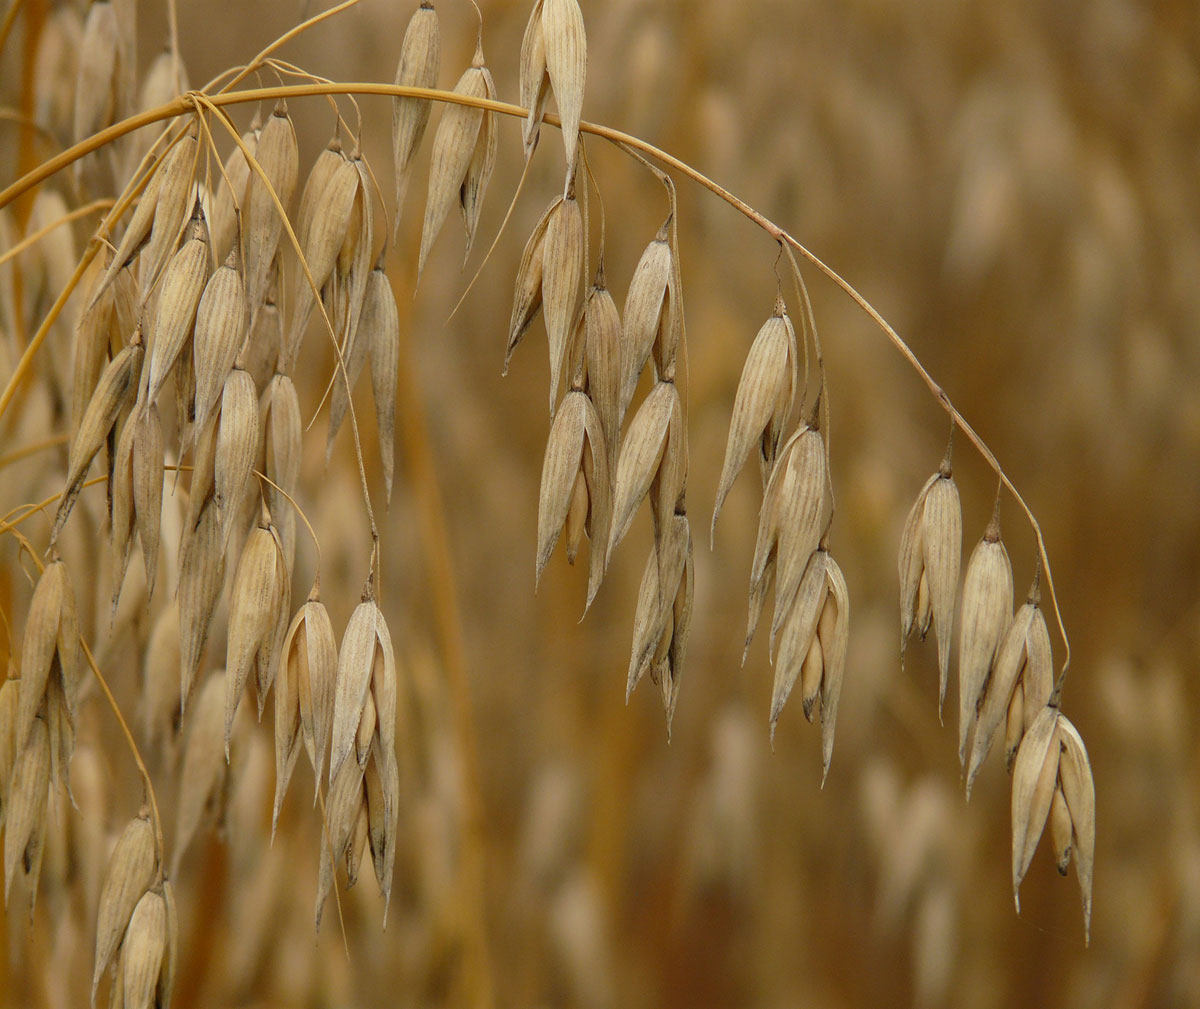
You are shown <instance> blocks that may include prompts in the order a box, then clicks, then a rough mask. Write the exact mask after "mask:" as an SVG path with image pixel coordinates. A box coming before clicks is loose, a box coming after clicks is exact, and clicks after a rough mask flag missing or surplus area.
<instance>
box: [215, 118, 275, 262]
mask: <svg viewBox="0 0 1200 1009" xmlns="http://www.w3.org/2000/svg"><path fill="white" fill-rule="evenodd" d="M261 133H262V121H261V120H260V118H259V117H258V115H257V114H256V115H255V117H254V121H253V122H252V123H251V124H250V128H249V129H248V130H246V132H245V133H243V134H242V143H241V144H237V145H234V148H233V150H232V151H230V152H229V157H227V158H226V159H225V165H224V171H223V172H221V174H220V178H219V179H218V180H217V182H216V187H217V191H216V193H215V195H214V196H213V200H212V212H211V213H210V214H209V217H208V232H209V235H210V237H211V239H212V247H213V252H214V253H215V258H216V260H217V262H218V263H222V262H225V260H226V259H227V258H228V257H229V254H230V253H231V252H235V251H237V249H238V246H239V244H240V241H239V235H238V232H239V230H240V229H239V226H238V218H239V215H240V214H241V208H243V207H245V205H246V185H247V183H248V182H249V181H250V162H248V161H247V160H246V155H245V154H243V153H242V146H243V145H244V146H245V148H246V150H247V151H249V152H250V154H251V156H253V155H254V154H255V152H256V151H257V150H258V138H259V135H260V134H261Z"/></svg>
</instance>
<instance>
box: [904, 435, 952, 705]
mask: <svg viewBox="0 0 1200 1009" xmlns="http://www.w3.org/2000/svg"><path fill="white" fill-rule="evenodd" d="M899 567H900V661H901V662H903V661H904V650H905V647H906V646H907V643H908V638H909V636H910V635H911V634H912V632H913V631H914V630H916V631H917V632H918V633H919V634H920V635H921V637H922V639H924V637H925V635H926V634H927V633H928V632H929V628H930V627H931V626H932V627H933V630H934V633H935V634H936V635H937V644H938V713H939V715H940V714H941V710H942V704H943V703H944V702H945V700H946V686H947V684H948V682H949V676H950V641H951V636H952V634H953V631H954V608H955V602H956V599H957V595H958V576H959V572H960V570H961V568H962V504H961V503H960V501H959V497H958V487H957V485H956V484H955V483H954V476H953V474H952V472H951V469H950V455H949V452H947V454H946V458H945V460H943V462H942V465H941V467H940V468H939V469H938V472H937V473H935V474H934V475H933V476H931V477H930V478H929V479H928V480H926V481H925V485H924V486H923V487H922V488H921V493H920V494H918V495H917V500H916V502H915V503H914V504H913V506H912V509H911V510H910V511H909V513H908V519H907V521H906V522H905V524H904V532H903V534H902V535H901V537H900V559H899Z"/></svg>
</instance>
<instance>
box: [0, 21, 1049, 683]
mask: <svg viewBox="0 0 1200 1009" xmlns="http://www.w3.org/2000/svg"><path fill="white" fill-rule="evenodd" d="M354 2H355V0H347V3H346V4H343V5H342V7H345V6H347V5H349V4H352V3H354ZM338 9H340V8H331V9H330V11H328V12H326V13H327V14H328V13H333V12H336V11H337V10H338ZM306 24H307V22H306ZM299 27H303V26H299ZM243 76H244V75H243ZM234 83H236V81H235V82H234ZM229 86H232V84H231V85H229ZM332 94H358V95H380V96H384V97H392V98H426V99H430V100H432V101H439V102H446V103H451V104H455V105H466V106H470V107H471V108H478V109H484V110H486V111H489V112H497V113H500V114H501V115H507V116H513V117H516V118H520V119H523V118H525V117H526V116H527V115H528V110H527V109H524V108H522V107H521V106H519V105H512V104H510V103H508V102H500V101H495V100H493V99H489V98H475V97H472V96H469V95H461V94H457V93H455V92H452V91H442V90H440V89H437V88H417V87H405V86H402V85H396V84H380V83H370V82H356V83H334V84H297V85H290V86H281V87H273V88H253V89H249V90H246V91H238V92H233V93H226V92H223V93H220V94H216V95H212V96H204V101H205V104H211V105H213V106H216V107H222V106H225V105H237V104H242V103H245V102H260V101H270V100H275V99H278V98H291V97H297V98H298V97H303V96H305V95H332ZM195 101H196V99H195V98H194V97H192V96H191V95H180V96H178V97H176V98H174V99H173V100H171V101H170V102H167V103H165V104H164V105H160V106H159V107H158V108H156V109H150V110H148V111H146V112H142V113H139V114H138V115H136V116H131V117H129V118H128V119H125V120H123V121H122V122H120V123H115V124H114V125H112V126H110V127H108V128H107V129H105V130H102V131H100V132H99V133H97V134H95V135H94V136H92V137H90V138H88V139H87V140H84V141H81V142H80V143H78V144H75V145H74V146H73V147H71V148H70V149H69V150H66V151H64V152H62V154H59V155H58V156H56V157H54V158H51V159H50V160H49V161H47V162H45V163H43V164H42V165H39V166H38V167H37V168H36V169H34V170H33V171H31V172H28V173H26V174H25V175H24V176H22V177H21V178H20V179H18V180H17V181H16V182H14V183H12V184H11V185H10V186H8V187H7V188H6V189H4V190H3V192H0V207H3V206H6V205H7V204H8V203H11V202H12V201H13V200H14V199H16V198H17V197H18V196H20V195H21V194H22V193H24V192H26V191H28V190H29V189H31V188H32V187H34V186H36V185H38V184H40V183H41V182H43V181H45V180H46V179H47V178H49V177H50V176H51V175H53V174H54V173H55V172H58V171H61V170H62V169H63V168H65V167H66V166H67V165H70V164H72V163H73V162H74V161H76V160H78V159H79V158H81V157H83V156H84V155H86V154H89V153H91V152H92V151H94V150H97V149H98V148H100V147H103V146H104V145H106V144H108V143H111V142H112V141H114V140H116V139H118V138H119V137H121V136H124V135H125V134H126V133H129V132H131V131H132V130H135V129H139V128H140V127H142V126H147V125H149V124H151V123H155V122H159V121H161V120H163V119H169V118H173V117H176V116H179V115H182V114H183V113H184V112H185V111H187V109H188V108H190V107H191V106H192V105H193V103H194V102H195ZM543 121H544V122H546V123H548V124H549V125H551V126H557V127H561V125H562V123H561V120H560V119H559V117H558V116H556V115H552V114H549V113H547V114H546V115H545V116H544V117H543ZM579 128H580V130H581V131H582V132H584V133H590V134H592V135H593V136H597V137H601V138H603V139H605V140H608V141H610V142H612V143H614V144H617V145H621V144H624V145H626V146H628V147H630V148H633V149H634V150H636V151H639V152H640V153H641V154H643V155H645V156H647V157H650V158H653V159H654V160H655V161H657V162H659V163H660V164H662V165H664V166H666V167H667V168H671V169H673V170H675V171H677V172H679V173H680V174H681V175H684V176H686V177H687V178H689V179H691V180H692V181H693V182H695V183H696V184H697V185H700V186H703V187H704V188H705V189H707V190H708V191H709V192H711V193H713V194H714V195H715V196H717V197H719V198H720V199H722V200H723V201H724V202H726V203H728V204H729V205H730V206H731V207H733V208H734V209H735V210H737V211H738V212H739V213H740V214H742V216H743V217H745V218H747V219H748V220H750V221H752V222H753V223H755V224H757V225H758V226H759V227H760V228H762V229H763V231H765V232H766V233H767V234H768V235H770V236H771V237H772V238H773V239H775V240H776V241H778V242H784V243H786V244H787V245H788V246H790V247H791V249H793V250H794V251H795V252H797V253H799V254H800V255H801V256H803V257H804V258H805V259H807V260H808V261H809V262H810V263H811V264H812V265H813V266H815V267H816V268H817V269H818V270H820V271H821V272H822V273H824V274H825V276H826V277H828V278H829V279H830V280H832V281H833V282H834V283H835V284H836V285H837V286H838V287H840V288H841V289H842V291H843V292H844V293H845V294H846V295H847V296H848V297H849V298H850V300H851V301H853V302H854V303H855V304H856V305H857V306H858V307H859V308H860V309H862V311H863V312H865V313H866V314H867V316H868V317H869V318H870V319H871V321H872V322H874V323H875V325H876V326H878V327H879V329H880V330H882V331H883V333H884V335H885V336H886V337H887V338H888V340H889V341H891V343H892V345H893V346H894V347H895V348H896V349H897V350H898V351H899V352H900V354H901V356H902V357H903V358H904V359H905V361H907V362H908V364H909V366H910V367H911V368H912V369H913V370H914V371H915V372H916V373H917V374H918V375H919V376H920V378H921V380H922V381H923V382H924V383H925V385H926V386H927V387H928V388H929V391H930V392H931V393H932V394H933V395H934V397H935V398H936V399H937V400H938V401H939V402H940V403H941V404H942V408H943V409H944V410H945V411H946V413H947V414H948V415H949V416H950V418H951V420H952V421H953V422H954V423H955V424H956V425H957V426H958V428H959V429H960V430H961V431H962V432H963V434H965V435H966V436H967V440H968V441H970V442H971V444H972V445H974V446H975V449H976V450H977V451H978V452H979V454H980V456H982V458H983V460H984V462H985V463H987V465H988V466H989V468H991V469H992V471H993V472H994V473H995V474H996V476H997V477H998V478H999V480H1000V483H1001V484H1002V485H1003V486H1004V488H1005V489H1006V490H1007V491H1008V492H1009V493H1010V494H1011V495H1012V496H1013V499H1014V500H1015V501H1016V502H1017V505H1018V506H1019V507H1020V508H1021V510H1022V512H1024V514H1025V517H1026V519H1027V520H1028V522H1029V525H1030V527H1031V528H1032V529H1033V533H1034V537H1035V538H1036V540H1037V548H1038V555H1039V557H1040V558H1041V561H1042V567H1043V569H1044V570H1045V572H1046V588H1047V590H1048V592H1049V595H1050V601H1051V604H1052V606H1053V609H1054V615H1055V619H1056V621H1057V623H1058V631H1059V636H1060V637H1061V638H1062V641H1063V648H1064V650H1065V656H1064V658H1063V664H1062V673H1061V674H1060V677H1061V676H1062V675H1064V674H1065V672H1066V670H1067V668H1068V667H1069V666H1070V663H1071V643H1070V640H1069V639H1068V637H1067V632H1066V627H1065V625H1064V622H1063V617H1062V611H1061V609H1060V607H1059V603H1058V594H1057V592H1056V591H1055V587H1054V577H1053V574H1052V572H1051V565H1050V557H1049V555H1048V553H1047V551H1046V542H1045V538H1044V537H1043V535H1042V528H1041V525H1040V524H1039V523H1038V521H1037V518H1036V517H1035V516H1034V514H1033V510H1032V509H1031V508H1030V507H1029V505H1028V504H1027V503H1026V501H1025V499H1024V498H1023V497H1022V496H1021V493H1020V492H1019V491H1018V490H1017V488H1016V487H1015V486H1014V484H1013V482H1012V480H1011V479H1009V477H1008V474H1007V473H1005V471H1004V469H1003V467H1002V466H1001V465H1000V462H999V460H997V458H996V456H995V454H994V453H993V452H992V450H991V449H990V448H989V447H988V446H987V443H986V442H984V440H983V439H982V438H981V437H980V436H979V435H978V434H977V433H976V431H975V429H974V428H973V427H972V426H971V425H970V423H969V422H968V421H967V419H966V418H965V417H964V416H963V415H962V413H961V412H959V410H958V408H957V407H955V406H954V404H953V403H952V402H951V400H950V397H949V395H948V394H947V393H946V391H945V390H944V389H943V388H942V387H941V386H940V385H939V384H938V383H937V382H936V381H935V380H934V378H933V376H932V375H930V373H929V372H928V371H927V370H926V368H925V366H924V365H923V364H922V363H921V362H920V360H919V359H918V358H917V356H916V354H914V353H913V351H912V349H911V348H910V347H909V346H908V344H907V343H905V342H904V340H903V339H902V338H901V336H900V334H899V333H897V332H896V330H895V328H894V327H893V326H892V325H891V323H889V322H888V321H887V320H886V319H885V318H884V317H883V316H882V315H880V314H879V311H878V310H877V309H876V308H875V307H874V306H873V305H872V304H871V303H870V302H869V301H868V300H867V299H866V298H865V297H864V296H863V295H862V294H860V293H859V292H858V290H857V289H856V288H855V287H854V286H853V285H852V284H851V283H850V282H849V281H848V280H846V279H845V278H844V277H842V275H841V274H840V273H838V272H837V271H836V270H835V269H833V267H831V266H829V265H828V264H827V263H826V262H825V261H824V260H822V259H821V258H820V257H819V256H817V255H816V254H815V253H813V252H811V251H810V250H809V249H808V248H807V247H806V246H804V245H803V244H802V243H801V242H799V241H798V240H797V239H796V238H794V237H792V235H790V234H789V233H788V232H787V231H786V230H784V229H783V228H781V227H780V226H779V225H777V224H775V223H774V222H773V221H771V220H770V219H769V218H767V217H766V216H764V215H763V214H761V213H759V212H758V211H757V210H755V209H754V208H753V207H751V206H750V205H749V204H748V203H746V202H745V201H744V200H742V199H740V198H739V197H737V196H735V195H734V194H733V193H731V192H730V191H729V190H727V189H725V188H724V187H723V186H721V185H718V184H717V183H716V182H714V181H713V180H712V179H710V178H709V177H708V176H707V175H705V174H704V173H702V172H700V171H698V170H697V169H695V168H693V167H692V166H691V165H689V164H688V163H687V162H685V161H682V160H680V159H679V158H677V157H675V156H674V155H673V154H670V153H668V152H667V151H664V150H662V149H661V148H659V147H656V146H654V145H653V144H650V143H647V142H646V141H644V140H641V139H640V138H638V137H635V136H632V135H631V134H628V133H625V132H624V131H622V130H616V129H613V128H612V127H609V126H603V125H600V124H598V123H589V122H582V123H580V124H579ZM121 209H122V212H123V211H124V207H122V208H121ZM115 212H116V208H114V213H115ZM110 216H112V215H110ZM82 265H83V264H81V266H82ZM77 272H82V271H81V270H80V271H77ZM60 300H61V301H63V302H64V303H65V298H64V299H60ZM56 307H57V309H58V311H61V309H62V306H61V305H60V304H58V303H57V302H56ZM52 311H53V310H52ZM54 314H55V315H57V312H55V313H54ZM30 346H31V347H32V343H31V345H30ZM11 384H12V383H11V382H10V386H11ZM10 399H11V389H6V390H5V394H4V397H3V398H0V414H3V412H4V409H5V408H6V407H7V406H8V401H9V400H10Z"/></svg>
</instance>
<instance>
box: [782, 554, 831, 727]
mask: <svg viewBox="0 0 1200 1009" xmlns="http://www.w3.org/2000/svg"><path fill="white" fill-rule="evenodd" d="M830 563H831V558H830V556H829V553H828V551H826V550H825V549H824V548H819V549H817V550H815V551H813V553H812V554H811V555H810V556H809V560H808V564H807V566H806V567H805V569H804V574H803V577H802V578H801V579H800V585H799V586H798V588H797V590H796V594H795V597H794V599H793V601H792V604H791V606H790V607H789V608H788V611H787V615H786V619H785V620H784V621H783V624H782V627H781V633H780V636H779V654H778V656H777V657H776V661H775V681H774V684H773V686H772V688H771V718H770V723H771V734H772V739H774V732H775V725H776V723H777V722H778V721H779V716H780V714H781V713H782V712H783V706H784V704H786V703H787V699H788V697H789V696H790V694H791V692H792V688H793V687H794V686H795V685H796V681H797V679H799V678H800V677H801V675H802V672H803V670H804V666H805V665H806V664H807V662H808V657H809V652H810V650H811V649H812V644H813V642H814V640H817V639H818V624H819V621H820V619H821V613H822V610H823V609H824V606H825V599H826V596H827V595H828V592H829V581H828V578H827V577H826V575H827V572H828V569H829V565H830ZM814 661H815V663H818V665H817V666H816V675H817V679H816V684H817V686H818V687H819V685H820V673H821V671H822V668H823V661H824V659H823V655H822V653H821V651H820V645H819V642H818V650H817V655H816V658H815V660H814ZM805 715H806V716H807V717H810V718H811V707H810V708H809V709H808V710H806V711H805Z"/></svg>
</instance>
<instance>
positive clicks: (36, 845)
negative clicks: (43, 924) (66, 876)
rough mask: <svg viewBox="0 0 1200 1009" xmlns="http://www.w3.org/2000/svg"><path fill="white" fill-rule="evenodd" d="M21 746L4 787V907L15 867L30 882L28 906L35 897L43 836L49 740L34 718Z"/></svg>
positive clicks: (41, 721) (42, 726) (42, 722)
mask: <svg viewBox="0 0 1200 1009" xmlns="http://www.w3.org/2000/svg"><path fill="white" fill-rule="evenodd" d="M26 735H27V739H26V742H25V744H24V746H18V747H17V750H16V753H17V756H16V759H15V760H14V761H13V769H12V779H11V780H10V782H9V786H8V789H9V791H8V808H7V812H6V815H5V821H6V822H5V828H4V903H5V906H7V905H8V896H9V891H10V890H11V888H12V882H13V879H14V878H15V877H16V875H17V871H18V867H19V868H20V871H21V873H22V874H23V875H25V876H26V877H28V878H29V879H30V880H31V883H32V886H31V894H32V896H31V899H30V906H32V904H33V897H36V894H37V877H38V869H39V868H40V866H41V855H42V845H43V840H44V836H45V820H46V802H47V799H48V797H49V788H50V736H49V733H48V732H47V731H46V723H45V722H44V721H43V720H42V719H41V717H40V716H39V717H37V718H35V719H34V721H33V727H32V728H31V729H30V730H29V731H28V733H27V734H26Z"/></svg>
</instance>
